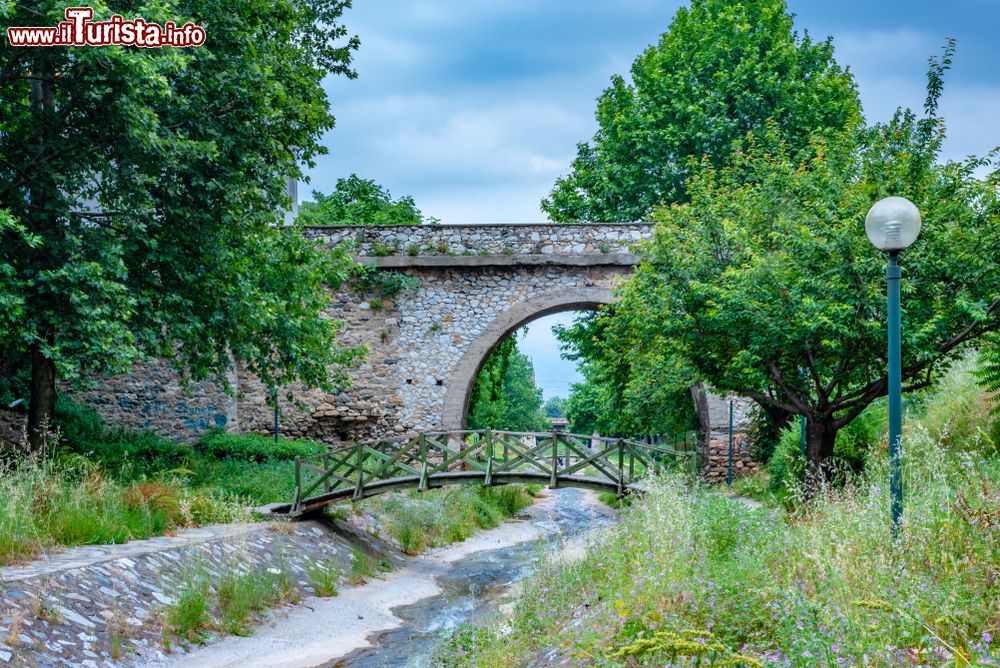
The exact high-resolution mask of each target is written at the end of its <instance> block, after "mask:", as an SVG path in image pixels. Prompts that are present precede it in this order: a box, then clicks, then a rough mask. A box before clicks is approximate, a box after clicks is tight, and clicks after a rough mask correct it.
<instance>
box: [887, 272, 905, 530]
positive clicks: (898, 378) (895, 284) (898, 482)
mask: <svg viewBox="0 0 1000 668" xmlns="http://www.w3.org/2000/svg"><path fill="white" fill-rule="evenodd" d="M885 277H886V283H887V284H888V306H889V312H888V318H889V322H888V329H889V494H890V497H891V503H892V530H893V534H894V535H896V534H898V533H899V524H900V521H901V520H902V517H903V461H902V456H903V453H902V441H903V378H902V376H903V372H902V360H901V356H902V353H901V348H902V346H901V344H900V321H901V320H902V316H901V314H900V308H899V281H900V270H899V253H896V252H892V253H889V266H888V268H887V269H886V273H885Z"/></svg>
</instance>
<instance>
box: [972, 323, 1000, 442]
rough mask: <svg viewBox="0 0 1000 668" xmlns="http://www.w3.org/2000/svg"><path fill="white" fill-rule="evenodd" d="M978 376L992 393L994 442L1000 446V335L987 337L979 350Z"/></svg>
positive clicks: (983, 385)
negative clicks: (999, 398)
mask: <svg viewBox="0 0 1000 668" xmlns="http://www.w3.org/2000/svg"><path fill="white" fill-rule="evenodd" d="M976 377H977V378H978V379H979V383H980V385H981V386H982V387H983V388H984V389H985V390H987V392H989V394H990V401H992V404H993V409H992V410H993V414H994V415H995V416H996V420H995V421H994V422H993V429H992V434H993V442H994V443H996V444H997V445H998V446H1000V401H998V397H1000V335H993V336H989V337H986V339H985V340H984V342H983V347H982V349H981V350H980V352H979V367H978V368H977V369H976Z"/></svg>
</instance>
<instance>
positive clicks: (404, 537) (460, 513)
mask: <svg viewBox="0 0 1000 668" xmlns="http://www.w3.org/2000/svg"><path fill="white" fill-rule="evenodd" d="M530 504H531V494H530V490H528V489H527V488H526V487H525V486H524V485H502V486H498V487H479V486H473V485H469V486H463V487H452V488H448V489H442V490H430V491H427V492H416V491H414V492H412V493H410V494H400V495H391V496H382V497H376V498H373V499H370V500H368V501H365V502H363V505H362V507H363V508H364V509H365V510H368V511H371V512H373V513H374V514H375V515H376V516H378V517H383V518H385V522H386V528H387V530H388V533H389V535H391V536H392V537H393V538H395V539H396V540H397V541H398V542H399V545H400V548H401V549H402V550H403V552H405V553H406V554H409V555H416V554H420V553H422V552H423V551H424V550H425V549H427V548H428V547H440V546H442V545H448V544H450V543H455V542H460V541H463V540H465V539H466V538H469V537H470V536H472V535H473V534H474V533H475V532H476V531H478V530H479V529H492V528H493V527H495V526H498V525H499V524H500V523H501V522H503V521H504V520H505V519H508V518H510V517H514V516H515V515H517V514H518V513H519V512H521V511H522V510H523V509H525V508H526V507H528V506H529V505H530Z"/></svg>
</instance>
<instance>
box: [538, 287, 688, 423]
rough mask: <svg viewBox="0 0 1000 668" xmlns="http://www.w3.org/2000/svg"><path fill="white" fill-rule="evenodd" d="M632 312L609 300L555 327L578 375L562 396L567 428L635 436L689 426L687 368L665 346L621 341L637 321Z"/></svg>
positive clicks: (629, 335)
mask: <svg viewBox="0 0 1000 668" xmlns="http://www.w3.org/2000/svg"><path fill="white" fill-rule="evenodd" d="M632 317H633V314H632V313H631V312H629V311H619V309H618V308H617V307H616V306H614V305H613V306H610V307H605V308H604V309H602V310H601V311H595V312H592V313H587V314H585V315H582V316H580V317H579V318H577V319H576V320H575V321H574V322H573V324H572V325H571V326H569V327H557V328H556V330H555V332H556V337H557V338H558V339H559V341H560V344H561V348H562V350H563V357H564V358H566V359H570V360H576V361H577V364H578V368H579V370H580V373H581V374H582V375H583V382H581V383H574V384H573V385H572V387H571V388H570V395H569V398H568V399H567V401H566V417H567V418H568V419H569V429H570V431H573V432H575V433H580V434H592V433H599V434H605V435H613V434H621V435H625V436H633V437H637V436H655V435H668V434H678V433H680V432H683V431H686V430H688V429H689V428H691V426H692V423H693V420H694V406H693V403H692V401H691V392H690V388H689V386H690V383H691V380H690V377H691V373H690V370H689V369H688V367H686V366H684V362H683V360H682V359H681V358H679V357H677V356H674V355H672V354H671V353H670V351H669V350H662V349H657V348H654V347H647V346H637V347H633V348H631V349H630V348H624V347H622V346H623V345H624V344H625V342H629V345H631V336H632V333H633V332H634V331H635V327H636V326H637V325H639V326H641V323H634V322H633V321H632Z"/></svg>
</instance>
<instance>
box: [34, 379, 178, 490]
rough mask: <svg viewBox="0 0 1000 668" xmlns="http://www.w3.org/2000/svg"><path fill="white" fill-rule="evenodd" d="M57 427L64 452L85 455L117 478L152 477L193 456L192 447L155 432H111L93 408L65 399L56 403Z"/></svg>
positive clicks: (123, 429)
mask: <svg viewBox="0 0 1000 668" xmlns="http://www.w3.org/2000/svg"><path fill="white" fill-rule="evenodd" d="M53 426H54V427H55V428H56V430H57V431H58V432H59V449H60V451H61V452H63V453H66V452H69V453H75V454H81V455H83V456H85V457H87V458H88V459H90V460H91V461H93V462H95V463H97V464H100V465H101V466H102V467H104V468H105V469H107V470H108V471H110V472H111V473H113V474H116V475H122V474H124V475H127V476H132V477H136V476H144V475H151V474H153V473H155V472H157V471H161V470H163V469H171V468H175V467H178V466H181V465H182V464H183V463H184V462H185V460H186V458H187V457H189V456H190V454H191V448H190V447H188V446H186V445H181V444H178V443H174V442H173V441H168V440H167V439H165V438H161V437H159V436H157V435H156V434H153V433H152V432H148V431H137V430H134V429H127V428H125V427H117V428H110V427H108V426H107V425H106V424H105V423H104V421H103V420H102V419H101V417H100V415H98V413H97V411H95V410H94V409H93V408H90V407H89V406H84V405H82V404H80V403H78V402H76V401H74V400H73V399H71V398H70V397H67V396H65V395H61V396H59V398H58V399H57V400H56V407H55V412H54V413H53Z"/></svg>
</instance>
